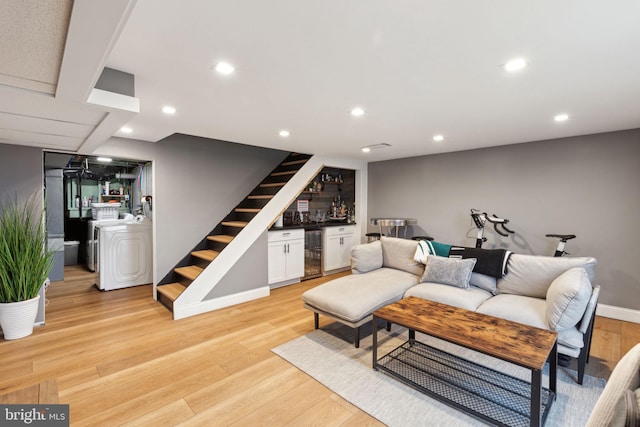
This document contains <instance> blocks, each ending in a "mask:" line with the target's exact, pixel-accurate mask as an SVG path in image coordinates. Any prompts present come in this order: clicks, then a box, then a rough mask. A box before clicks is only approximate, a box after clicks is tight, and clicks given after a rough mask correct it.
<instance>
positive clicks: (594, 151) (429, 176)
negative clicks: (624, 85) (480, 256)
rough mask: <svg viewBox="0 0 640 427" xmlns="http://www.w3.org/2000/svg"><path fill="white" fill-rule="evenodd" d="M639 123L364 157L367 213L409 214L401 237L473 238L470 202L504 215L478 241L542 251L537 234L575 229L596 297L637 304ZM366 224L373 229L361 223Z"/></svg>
mask: <svg viewBox="0 0 640 427" xmlns="http://www.w3.org/2000/svg"><path fill="white" fill-rule="evenodd" d="M638 183H640V129H634V130H629V131H620V132H610V133H602V134H595V135H586V136H578V137H572V138H562V139H555V140H547V141H539V142H532V143H526V144H514V145H508V146H501V147H492V148H485V149H478V150H469V151H461V152H455V153H446V154H437V155H430V156H421V157H415V158H407V159H398V160H390V161H384V162H374V163H370V164H369V185H368V189H369V190H368V191H369V193H368V202H369V203H368V215H369V217H370V218H375V217H409V218H416V219H417V220H418V225H417V226H416V227H412V228H411V229H410V230H409V231H408V235H424V234H428V235H431V236H433V237H435V239H436V240H438V241H442V242H448V243H453V244H462V245H467V246H473V245H474V243H475V235H476V229H475V227H474V225H473V223H472V220H471V217H470V215H469V212H470V209H471V208H476V209H480V210H482V211H486V212H487V213H490V214H491V213H495V214H497V215H499V216H502V217H505V218H508V219H509V220H510V223H509V226H510V227H511V228H512V229H513V230H515V231H516V234H515V235H513V236H512V237H509V238H505V237H502V236H499V235H497V234H496V233H495V232H494V231H493V229H486V232H485V236H486V237H487V238H488V241H487V243H486V244H485V246H484V247H486V248H503V247H504V248H508V249H510V250H513V251H514V252H517V253H526V254H540V255H552V254H553V250H554V248H555V245H556V242H555V241H553V240H551V239H549V238H546V237H544V235H545V234H547V233H563V234H570V233H571V234H576V235H577V236H578V237H577V239H575V240H572V241H570V242H569V244H568V245H567V248H566V250H567V251H568V252H570V254H571V255H572V256H594V257H596V258H597V259H598V266H597V269H596V273H597V283H598V284H600V285H601V286H602V293H601V298H600V302H601V303H603V304H608V305H613V306H618V307H624V308H629V309H635V310H638V309H640V298H638V291H639V290H640V263H638V250H637V246H638V242H640V221H639V220H638V218H640V189H639V184H638ZM369 231H374V227H372V226H369Z"/></svg>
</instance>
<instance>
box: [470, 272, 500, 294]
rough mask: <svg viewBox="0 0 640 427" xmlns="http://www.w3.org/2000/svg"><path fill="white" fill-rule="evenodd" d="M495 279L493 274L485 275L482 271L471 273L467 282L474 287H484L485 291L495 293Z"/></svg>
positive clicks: (496, 290)
mask: <svg viewBox="0 0 640 427" xmlns="http://www.w3.org/2000/svg"><path fill="white" fill-rule="evenodd" d="M496 283H497V279H496V278H495V277H493V276H487V275H486V274H482V273H471V278H470V279H469V284H470V285H472V286H475V287H476V288H480V289H484V290H485V291H487V292H491V294H492V295H495V294H496V293H497V292H498V289H497V287H496Z"/></svg>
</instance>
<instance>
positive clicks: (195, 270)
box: [173, 265, 203, 280]
mask: <svg viewBox="0 0 640 427" xmlns="http://www.w3.org/2000/svg"><path fill="white" fill-rule="evenodd" d="M202 270H203V269H202V268H200V267H198V266H197V265H188V266H186V267H177V268H174V269H173V271H175V272H176V273H178V274H179V275H181V276H183V277H186V278H187V279H189V280H195V279H196V277H198V275H199V274H200V273H202Z"/></svg>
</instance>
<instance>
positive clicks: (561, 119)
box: [553, 114, 569, 122]
mask: <svg viewBox="0 0 640 427" xmlns="http://www.w3.org/2000/svg"><path fill="white" fill-rule="evenodd" d="M553 120H555V121H556V122H566V121H567V120H569V115H568V114H558V115H557V116H555V117H554V118H553Z"/></svg>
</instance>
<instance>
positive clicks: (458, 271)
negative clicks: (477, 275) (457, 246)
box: [420, 255, 476, 289]
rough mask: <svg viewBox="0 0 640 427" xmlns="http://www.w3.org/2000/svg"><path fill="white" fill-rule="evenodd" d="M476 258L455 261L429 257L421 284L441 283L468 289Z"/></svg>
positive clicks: (453, 259)
mask: <svg viewBox="0 0 640 427" xmlns="http://www.w3.org/2000/svg"><path fill="white" fill-rule="evenodd" d="M474 265H476V259H475V258H467V259H455V258H444V257H439V256H433V255H428V256H427V265H426V266H425V268H424V274H423V275H422V279H421V280H420V281H421V282H431V283H441V284H443V285H451V286H456V287H458V288H463V289H468V288H469V279H470V278H471V272H472V271H473V266H474Z"/></svg>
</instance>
